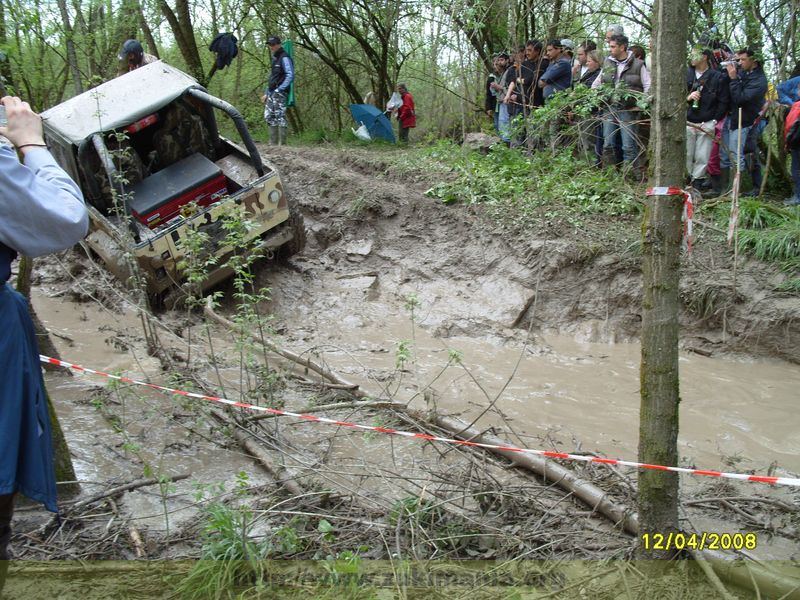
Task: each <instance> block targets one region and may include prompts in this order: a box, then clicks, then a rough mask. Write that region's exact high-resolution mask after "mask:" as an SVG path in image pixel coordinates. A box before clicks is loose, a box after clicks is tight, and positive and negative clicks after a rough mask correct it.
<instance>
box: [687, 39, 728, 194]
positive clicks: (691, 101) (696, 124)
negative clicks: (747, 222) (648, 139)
mask: <svg viewBox="0 0 800 600" xmlns="http://www.w3.org/2000/svg"><path fill="white" fill-rule="evenodd" d="M711 57H712V51H711V50H710V49H709V48H694V49H693V50H692V55H691V58H690V64H691V66H690V67H689V68H688V69H687V71H686V91H687V92H688V96H686V102H687V105H688V107H687V109H686V170H687V171H688V172H689V177H690V178H691V182H692V187H695V188H697V189H707V187H708V185H707V182H706V179H705V177H706V168H707V167H708V159H709V157H710V156H711V146H712V145H713V143H714V127H715V126H716V125H717V122H718V121H721V120H722V119H724V118H725V115H726V114H727V112H728V105H729V104H730V89H729V84H728V78H727V76H726V75H725V74H724V73H722V72H721V71H716V70H714V69H712V68H710V65H709V60H711Z"/></svg>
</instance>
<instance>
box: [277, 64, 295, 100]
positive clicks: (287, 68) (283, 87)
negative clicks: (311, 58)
mask: <svg viewBox="0 0 800 600" xmlns="http://www.w3.org/2000/svg"><path fill="white" fill-rule="evenodd" d="M281 62H282V63H283V71H284V73H286V77H285V78H284V80H283V82H282V83H281V84H280V85H279V86H278V89H277V90H275V91H276V92H281V93H283V92H286V91H287V90H288V89H289V86H290V85H291V84H292V81H294V65H293V64H292V59H291V58H289V57H288V56H284V57H283V58H281Z"/></svg>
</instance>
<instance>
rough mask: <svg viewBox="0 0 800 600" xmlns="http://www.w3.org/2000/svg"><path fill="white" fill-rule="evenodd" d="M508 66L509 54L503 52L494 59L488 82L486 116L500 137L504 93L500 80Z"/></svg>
mask: <svg viewBox="0 0 800 600" xmlns="http://www.w3.org/2000/svg"><path fill="white" fill-rule="evenodd" d="M507 66H508V54H506V53H505V52H501V53H500V54H498V55H497V56H495V57H494V60H493V61H492V69H493V72H492V73H490V74H489V78H488V79H487V80H486V104H485V105H484V107H485V109H486V114H487V115H488V116H489V118H491V119H492V122H493V123H494V132H495V133H496V134H497V135H500V122H499V121H500V106H499V105H500V101H501V100H502V98H503V91H502V88H501V87H500V85H499V83H498V82H499V81H500V78H501V77H502V76H503V73H505V71H506V67H507Z"/></svg>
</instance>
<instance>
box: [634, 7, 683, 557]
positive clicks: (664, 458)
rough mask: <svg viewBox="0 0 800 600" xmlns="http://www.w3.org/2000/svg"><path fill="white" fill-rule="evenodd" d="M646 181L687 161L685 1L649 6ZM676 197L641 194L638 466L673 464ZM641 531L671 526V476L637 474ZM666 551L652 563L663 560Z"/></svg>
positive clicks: (674, 478) (667, 182)
mask: <svg viewBox="0 0 800 600" xmlns="http://www.w3.org/2000/svg"><path fill="white" fill-rule="evenodd" d="M653 13H654V25H655V26H654V31H653V35H654V44H653V48H654V53H653V74H652V81H653V90H654V95H655V102H654V105H653V111H652V120H653V125H652V137H651V144H652V153H651V155H652V166H653V172H652V177H651V183H652V185H653V186H658V187H680V186H681V183H682V181H683V178H684V168H685V167H684V164H685V160H686V159H685V157H686V109H685V106H686V102H685V97H686V89H685V87H684V86H685V83H684V81H685V79H684V69H685V56H686V41H687V39H686V38H687V32H688V22H689V2H688V0H657V2H656V4H655V7H654V11H653ZM682 200H683V198H682V196H680V195H678V196H675V195H669V194H663V195H657V196H648V198H647V201H646V205H645V212H644V223H643V225H642V251H643V265H642V278H643V286H644V299H643V303H642V362H641V390H640V392H641V411H640V415H639V462H642V463H648V464H659V465H676V464H677V461H678V404H679V402H680V396H679V389H678V312H679V308H680V298H679V296H678V292H679V289H678V284H679V279H680V276H679V268H680V242H681V213H682V205H683V203H682ZM638 501H639V530H640V533H664V532H668V531H675V530H677V528H678V475H677V473H672V472H666V471H658V470H649V469H647V470H641V471H639V500H638ZM670 554H671V553H670V552H662V553H660V554H658V553H653V554H649V555H648V556H649V557H651V558H668V557H669V555H670Z"/></svg>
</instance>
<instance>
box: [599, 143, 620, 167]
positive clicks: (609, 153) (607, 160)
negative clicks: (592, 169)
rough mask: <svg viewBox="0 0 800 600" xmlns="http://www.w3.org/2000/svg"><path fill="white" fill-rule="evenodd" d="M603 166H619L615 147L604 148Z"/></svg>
mask: <svg viewBox="0 0 800 600" xmlns="http://www.w3.org/2000/svg"><path fill="white" fill-rule="evenodd" d="M602 160H603V167H605V168H606V169H607V168H608V167H615V166H617V157H616V155H615V154H614V148H603V159H602Z"/></svg>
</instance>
